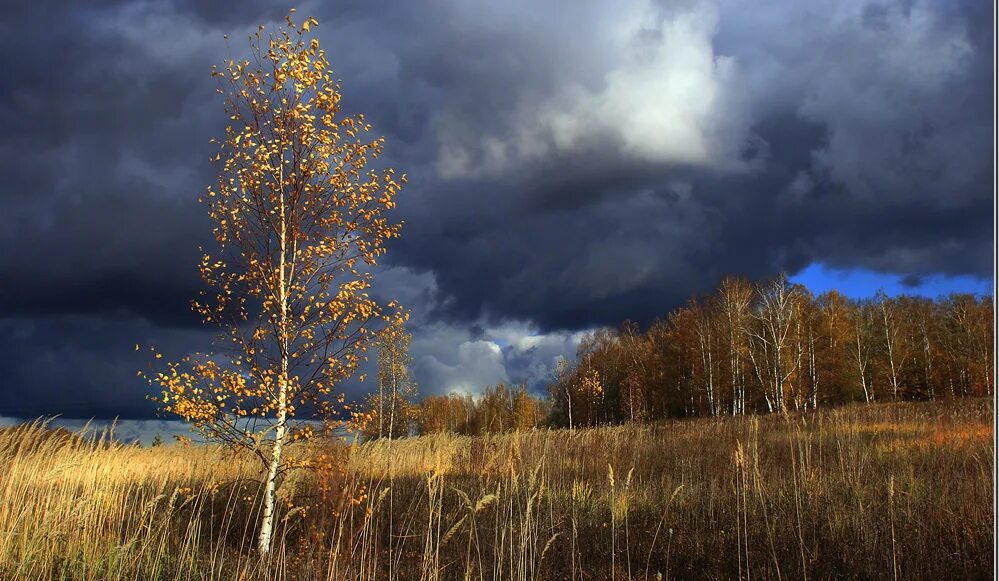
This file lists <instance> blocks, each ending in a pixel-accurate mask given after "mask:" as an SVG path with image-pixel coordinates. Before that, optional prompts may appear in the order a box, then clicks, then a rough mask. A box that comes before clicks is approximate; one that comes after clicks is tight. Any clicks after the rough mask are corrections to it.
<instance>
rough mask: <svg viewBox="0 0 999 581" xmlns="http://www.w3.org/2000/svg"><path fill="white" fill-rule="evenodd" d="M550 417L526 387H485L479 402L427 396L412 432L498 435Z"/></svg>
mask: <svg viewBox="0 0 999 581" xmlns="http://www.w3.org/2000/svg"><path fill="white" fill-rule="evenodd" d="M549 417H550V406H549V405H548V402H546V401H545V400H544V399H541V398H537V397H534V396H532V395H531V394H530V393H529V392H528V389H527V385H526V384H521V385H519V386H517V387H508V386H506V385H504V384H502V383H501V384H499V385H496V386H490V387H487V388H486V390H485V392H484V393H483V394H482V396H481V397H479V398H472V396H471V395H468V394H450V395H438V396H429V397H426V398H424V399H423V401H422V402H421V403H420V407H419V412H418V414H417V420H416V428H417V431H418V432H419V433H420V434H433V433H438V432H454V433H458V434H467V435H475V434H486V433H501V432H507V431H510V430H518V429H530V428H533V427H536V426H539V425H542V424H544V423H546V422H547V421H548V418H549Z"/></svg>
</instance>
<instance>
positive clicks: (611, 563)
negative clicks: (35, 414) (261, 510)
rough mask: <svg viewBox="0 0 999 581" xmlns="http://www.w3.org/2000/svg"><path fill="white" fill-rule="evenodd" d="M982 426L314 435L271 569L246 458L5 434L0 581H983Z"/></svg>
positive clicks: (730, 423)
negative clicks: (352, 441) (381, 437)
mask: <svg viewBox="0 0 999 581" xmlns="http://www.w3.org/2000/svg"><path fill="white" fill-rule="evenodd" d="M992 413H993V410H992V404H991V402H989V401H982V400H977V401H963V402H954V403H946V404H886V405H875V406H856V407H848V408H843V409H838V410H834V411H828V412H821V413H818V414H815V415H810V416H808V417H805V418H801V417H798V418H781V417H776V416H771V417H758V418H757V417H751V418H723V419H718V420H697V421H684V422H681V421H677V422H670V423H659V424H655V425H650V426H620V427H607V428H600V429H591V430H582V431H576V432H572V433H570V432H568V431H531V432H521V433H513V434H507V435H502V436H494V437H482V438H468V437H457V436H449V435H439V436H430V437H421V438H407V439H402V440H396V441H393V442H388V441H378V442H372V443H367V444H361V445H349V444H337V443H326V444H322V445H320V444H315V443H313V444H310V445H309V446H308V447H305V446H302V447H300V448H298V449H297V450H296V451H295V452H294V453H295V454H297V456H298V457H299V458H301V459H302V460H303V461H308V462H309V463H310V464H311V465H312V466H311V468H303V469H301V470H298V471H297V472H293V473H291V474H289V475H288V477H287V478H286V480H285V482H284V484H283V485H282V488H281V492H280V495H281V498H282V507H283V508H282V510H283V512H282V514H281V516H280V519H279V521H280V528H279V530H278V536H279V545H278V547H277V549H276V550H275V551H274V557H273V558H272V559H271V560H270V561H269V562H268V563H261V562H259V560H258V559H257V558H256V557H255V555H254V554H253V551H252V547H253V546H254V538H253V533H254V529H255V524H256V514H255V510H256V507H257V506H258V499H259V497H258V492H257V484H256V482H255V479H256V478H257V477H258V474H257V473H256V464H255V463H254V462H252V461H251V460H250V459H248V458H240V457H234V456H232V455H231V453H228V452H226V451H223V450H220V449H216V448H212V447H206V446H190V447H185V446H182V445H169V446H161V447H156V448H140V447H137V446H122V445H119V444H115V443H113V442H109V441H107V440H106V439H101V438H84V439H81V438H78V437H68V436H66V435H58V434H53V433H52V432H50V431H47V430H44V429H42V428H41V427H39V426H35V427H29V428H20V429H8V430H6V431H4V432H2V433H0V578H3V579H48V578H52V579H128V580H131V579H306V580H308V579H385V578H399V579H441V578H443V579H466V578H467V579H658V578H660V576H661V578H663V579H673V578H675V579H689V578H717V579H732V578H746V579H749V578H755V579H763V578H769V579H798V578H814V579H828V578H862V579H875V578H877V579H892V578H904V579H913V578H924V579H941V578H991V575H992V565H993V563H992V545H993V541H994V534H993V529H992V515H993V509H994V507H993V502H992V489H993V469H994V456H993V449H992V436H993V432H992ZM317 467H321V469H317Z"/></svg>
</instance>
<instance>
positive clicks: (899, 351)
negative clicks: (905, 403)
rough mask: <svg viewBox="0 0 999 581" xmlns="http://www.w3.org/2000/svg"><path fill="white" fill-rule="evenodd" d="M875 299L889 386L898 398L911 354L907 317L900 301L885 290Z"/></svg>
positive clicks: (901, 391) (879, 292)
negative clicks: (907, 332) (902, 310)
mask: <svg viewBox="0 0 999 581" xmlns="http://www.w3.org/2000/svg"><path fill="white" fill-rule="evenodd" d="M874 300H875V304H877V306H878V313H879V315H880V316H879V319H878V322H879V323H880V325H881V334H882V337H881V338H882V341H883V343H882V344H881V347H882V353H883V354H884V368H885V376H886V377H887V378H888V386H889V387H891V394H892V398H893V399H898V398H899V394H901V393H903V386H902V377H903V372H904V370H905V366H906V364H907V363H908V362H909V358H910V356H911V348H910V345H909V342H908V341H907V336H906V329H905V319H904V317H903V314H902V312H901V308H900V304H899V301H898V300H896V299H893V298H891V297H889V296H888V295H886V294H885V292H884V291H878V293H877V294H876V295H875V298H874Z"/></svg>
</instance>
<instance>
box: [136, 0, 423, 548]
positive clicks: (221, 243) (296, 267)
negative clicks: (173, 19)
mask: <svg viewBox="0 0 999 581" xmlns="http://www.w3.org/2000/svg"><path fill="white" fill-rule="evenodd" d="M285 20H286V26H282V27H280V28H278V29H277V30H276V31H275V32H272V33H269V34H265V33H264V28H263V27H260V29H259V30H258V31H257V33H256V34H255V35H253V36H251V38H250V56H249V58H247V59H243V60H238V61H237V60H229V61H227V62H226V63H225V65H224V66H223V67H221V68H217V69H215V70H214V71H213V76H214V77H215V78H216V79H217V80H218V83H219V88H218V92H219V93H220V94H221V95H222V96H223V99H224V103H225V112H226V115H227V116H228V119H229V125H228V127H227V128H226V130H225V135H224V137H223V138H222V139H221V140H219V141H218V142H217V145H218V153H217V154H216V155H215V160H216V161H217V162H218V164H219V166H220V174H219V179H218V182H217V184H216V185H215V186H214V187H210V188H209V189H208V191H207V194H206V196H205V197H204V198H203V201H204V202H205V203H206V204H207V206H208V212H209V215H210V217H211V218H212V220H213V221H214V222H215V228H214V235H215V240H216V242H217V243H218V249H217V251H216V252H215V253H214V254H209V253H208V252H205V253H204V256H203V258H202V260H201V264H200V272H201V277H202V279H203V280H204V282H205V283H206V286H207V287H208V288H210V289H212V290H211V291H210V293H206V296H203V297H201V298H200V299H198V300H197V301H195V302H194V308H195V310H196V311H197V312H198V313H200V314H201V315H202V317H203V318H204V320H205V322H206V323H209V324H213V325H218V326H219V327H220V328H221V331H222V333H221V339H222V344H221V345H219V347H220V351H219V352H216V353H205V354H196V355H192V356H190V357H188V358H185V359H184V360H182V361H180V362H177V363H174V364H170V365H169V366H168V367H167V369H166V370H165V371H162V372H161V373H159V374H157V375H156V376H155V377H154V378H153V379H154V381H155V382H156V383H157V384H158V385H159V386H160V388H161V391H162V393H161V395H160V396H159V398H158V399H159V401H160V403H161V405H162V408H163V409H164V410H165V411H167V412H171V413H174V414H177V415H179V416H181V417H182V418H184V419H185V420H187V421H189V422H191V423H193V425H194V427H196V428H197V429H199V430H200V431H201V432H202V433H203V434H204V435H205V436H206V437H207V438H210V439H214V440H217V441H220V442H222V443H224V444H226V445H228V446H230V447H232V448H236V449H243V450H249V451H250V452H252V454H253V455H254V456H255V457H257V458H258V459H259V460H260V463H261V468H262V473H263V483H262V488H263V495H262V498H263V500H262V504H263V505H262V509H261V511H260V514H261V521H260V525H259V533H258V536H257V548H258V550H259V552H260V553H261V554H262V555H266V554H267V553H268V552H269V551H270V549H271V545H272V541H273V532H274V522H275V513H276V503H275V493H276V490H277V487H278V485H279V483H280V481H281V479H282V477H283V475H284V474H286V473H287V471H288V470H290V469H292V468H293V467H295V466H297V465H299V464H297V463H296V461H295V460H294V459H293V458H291V457H290V456H289V455H288V454H286V447H287V446H289V445H291V443H293V442H296V441H299V440H302V439H305V438H308V437H310V436H311V435H313V433H314V429H313V426H314V425H316V424H315V422H314V421H303V420H317V419H323V418H329V417H331V416H333V415H334V414H336V413H337V411H338V410H339V408H340V406H341V404H342V401H343V399H342V396H338V395H337V393H336V392H337V387H338V385H339V384H340V383H341V382H342V381H343V380H345V379H346V378H348V377H351V376H352V375H354V373H355V371H356V369H357V366H358V364H359V362H360V361H361V360H362V359H363V357H364V352H365V350H366V348H367V347H368V345H369V344H370V341H371V339H372V337H373V333H374V329H375V328H376V327H378V326H380V325H381V324H382V323H383V322H384V321H385V320H388V319H389V318H392V317H393V316H395V315H393V314H392V313H393V311H394V309H395V306H396V305H395V304H394V302H390V303H388V304H385V305H382V304H380V303H378V302H376V301H375V300H374V299H372V298H371V297H370V296H369V294H368V290H369V289H370V288H371V287H372V285H373V284H374V276H373V274H372V269H371V267H372V266H374V265H375V264H376V262H377V259H378V258H379V257H380V256H381V255H382V254H383V253H384V252H385V244H386V242H387V241H389V240H390V239H392V238H395V237H397V236H398V235H399V232H400V225H399V224H396V223H393V222H392V221H390V219H389V218H388V216H387V211H388V210H390V209H391V208H393V207H394V206H395V196H396V194H397V193H398V192H399V190H400V187H401V184H402V183H405V177H404V176H403V177H401V178H398V179H397V178H396V177H395V173H394V172H393V170H391V169H373V168H372V167H371V166H372V162H373V160H375V159H376V158H378V157H379V155H380V154H381V153H382V150H383V147H384V139H382V138H373V137H370V136H369V131H370V129H371V127H370V125H368V124H367V123H366V122H365V120H364V117H363V116H360V115H355V116H352V115H345V114H343V113H342V112H341V105H340V100H341V93H340V86H339V84H338V83H337V82H336V81H334V79H333V77H332V74H331V71H330V66H329V61H328V60H327V56H326V53H325V52H324V51H323V50H322V49H321V48H320V46H319V41H318V40H317V39H314V38H313V39H311V40H310V39H309V38H308V33H309V31H310V29H311V28H312V27H314V26H317V24H318V23H317V21H316V20H315V19H314V18H307V19H305V20H304V21H302V22H301V24H295V23H294V22H293V21H292V18H291V14H289V15H288V16H287V17H286V19H285Z"/></svg>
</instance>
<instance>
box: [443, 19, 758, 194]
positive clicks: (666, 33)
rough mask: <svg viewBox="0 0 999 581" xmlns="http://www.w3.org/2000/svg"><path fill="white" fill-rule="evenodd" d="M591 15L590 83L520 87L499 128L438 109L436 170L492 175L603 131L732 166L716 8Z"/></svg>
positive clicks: (658, 155) (654, 152)
mask: <svg viewBox="0 0 999 581" xmlns="http://www.w3.org/2000/svg"><path fill="white" fill-rule="evenodd" d="M593 16H594V21H593V22H589V23H588V25H587V31H586V34H588V35H591V36H593V37H595V38H593V39H592V40H593V43H594V45H595V46H598V47H599V49H600V51H601V52H602V53H603V54H602V55H601V58H599V59H598V58H594V59H590V60H589V61H588V62H589V63H590V64H591V65H592V66H594V67H600V66H605V67H606V68H604V69H603V70H602V71H600V73H599V75H598V79H597V80H596V82H594V80H593V79H592V76H593V72H592V71H585V70H580V71H576V72H575V74H572V73H571V72H570V73H569V75H568V76H569V78H566V79H565V80H564V81H562V82H559V83H557V84H556V86H555V87H553V89H552V91H551V92H550V93H548V94H531V95H523V96H521V97H520V101H519V103H518V106H517V108H516V112H515V114H514V115H512V119H513V120H514V121H513V125H512V126H511V127H510V128H509V133H508V134H506V135H502V136H501V135H493V134H485V135H482V134H479V133H475V132H474V128H470V127H468V124H467V123H466V121H465V120H464V119H463V118H461V116H460V114H459V113H458V112H445V113H444V114H443V115H442V117H441V119H440V123H439V125H438V137H439V140H440V148H439V153H438V160H437V170H438V173H439V174H440V175H441V176H442V177H445V178H455V177H475V176H483V175H490V174H496V173H500V172H503V171H505V170H507V169H509V168H510V167H511V166H512V165H514V164H516V163H519V162H523V161H532V160H535V159H538V158H541V157H543V156H547V155H552V154H567V153H574V152H580V151H585V150H586V149H587V148H592V147H593V146H595V145H597V144H598V143H600V142H604V141H607V140H611V141H613V142H617V143H618V144H619V145H620V148H621V153H622V154H623V155H625V156H627V157H630V158H632V159H635V160H638V161H644V162H653V163H670V164H689V165H711V166H713V167H722V168H734V167H738V166H739V161H738V154H739V149H740V147H741V146H742V144H743V142H744V141H745V139H746V135H747V134H746V127H747V123H746V120H745V119H744V115H743V114H742V112H741V107H740V106H739V103H738V100H737V98H736V97H737V95H738V91H737V87H736V82H737V80H738V67H737V63H736V62H735V61H734V60H733V59H732V58H730V57H726V56H721V55H718V54H716V52H715V50H714V48H713V46H712V39H713V36H714V32H715V28H716V24H717V14H716V11H715V10H714V9H713V8H712V7H710V6H709V5H708V4H706V3H691V4H689V5H687V6H685V7H682V8H677V9H671V10H668V11H664V10H662V9H661V8H660V7H657V6H654V5H653V4H651V3H649V4H644V5H636V6H634V7H632V9H631V10H630V11H629V10H627V9H625V8H622V9H621V10H619V11H617V12H614V13H603V12H597V13H595V14H593ZM615 19H616V20H615ZM578 33H579V31H574V34H577V35H578ZM573 40H575V42H576V43H578V37H577V38H575V39H571V38H570V39H565V41H566V42H569V43H572V42H573ZM539 56H540V58H543V56H544V55H539ZM583 58H586V57H585V56H584V57H583ZM553 66H555V67H558V66H559V65H558V63H554V65H553ZM560 73H561V72H560V71H556V72H555V73H553V74H560ZM561 74H564V73H561Z"/></svg>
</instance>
